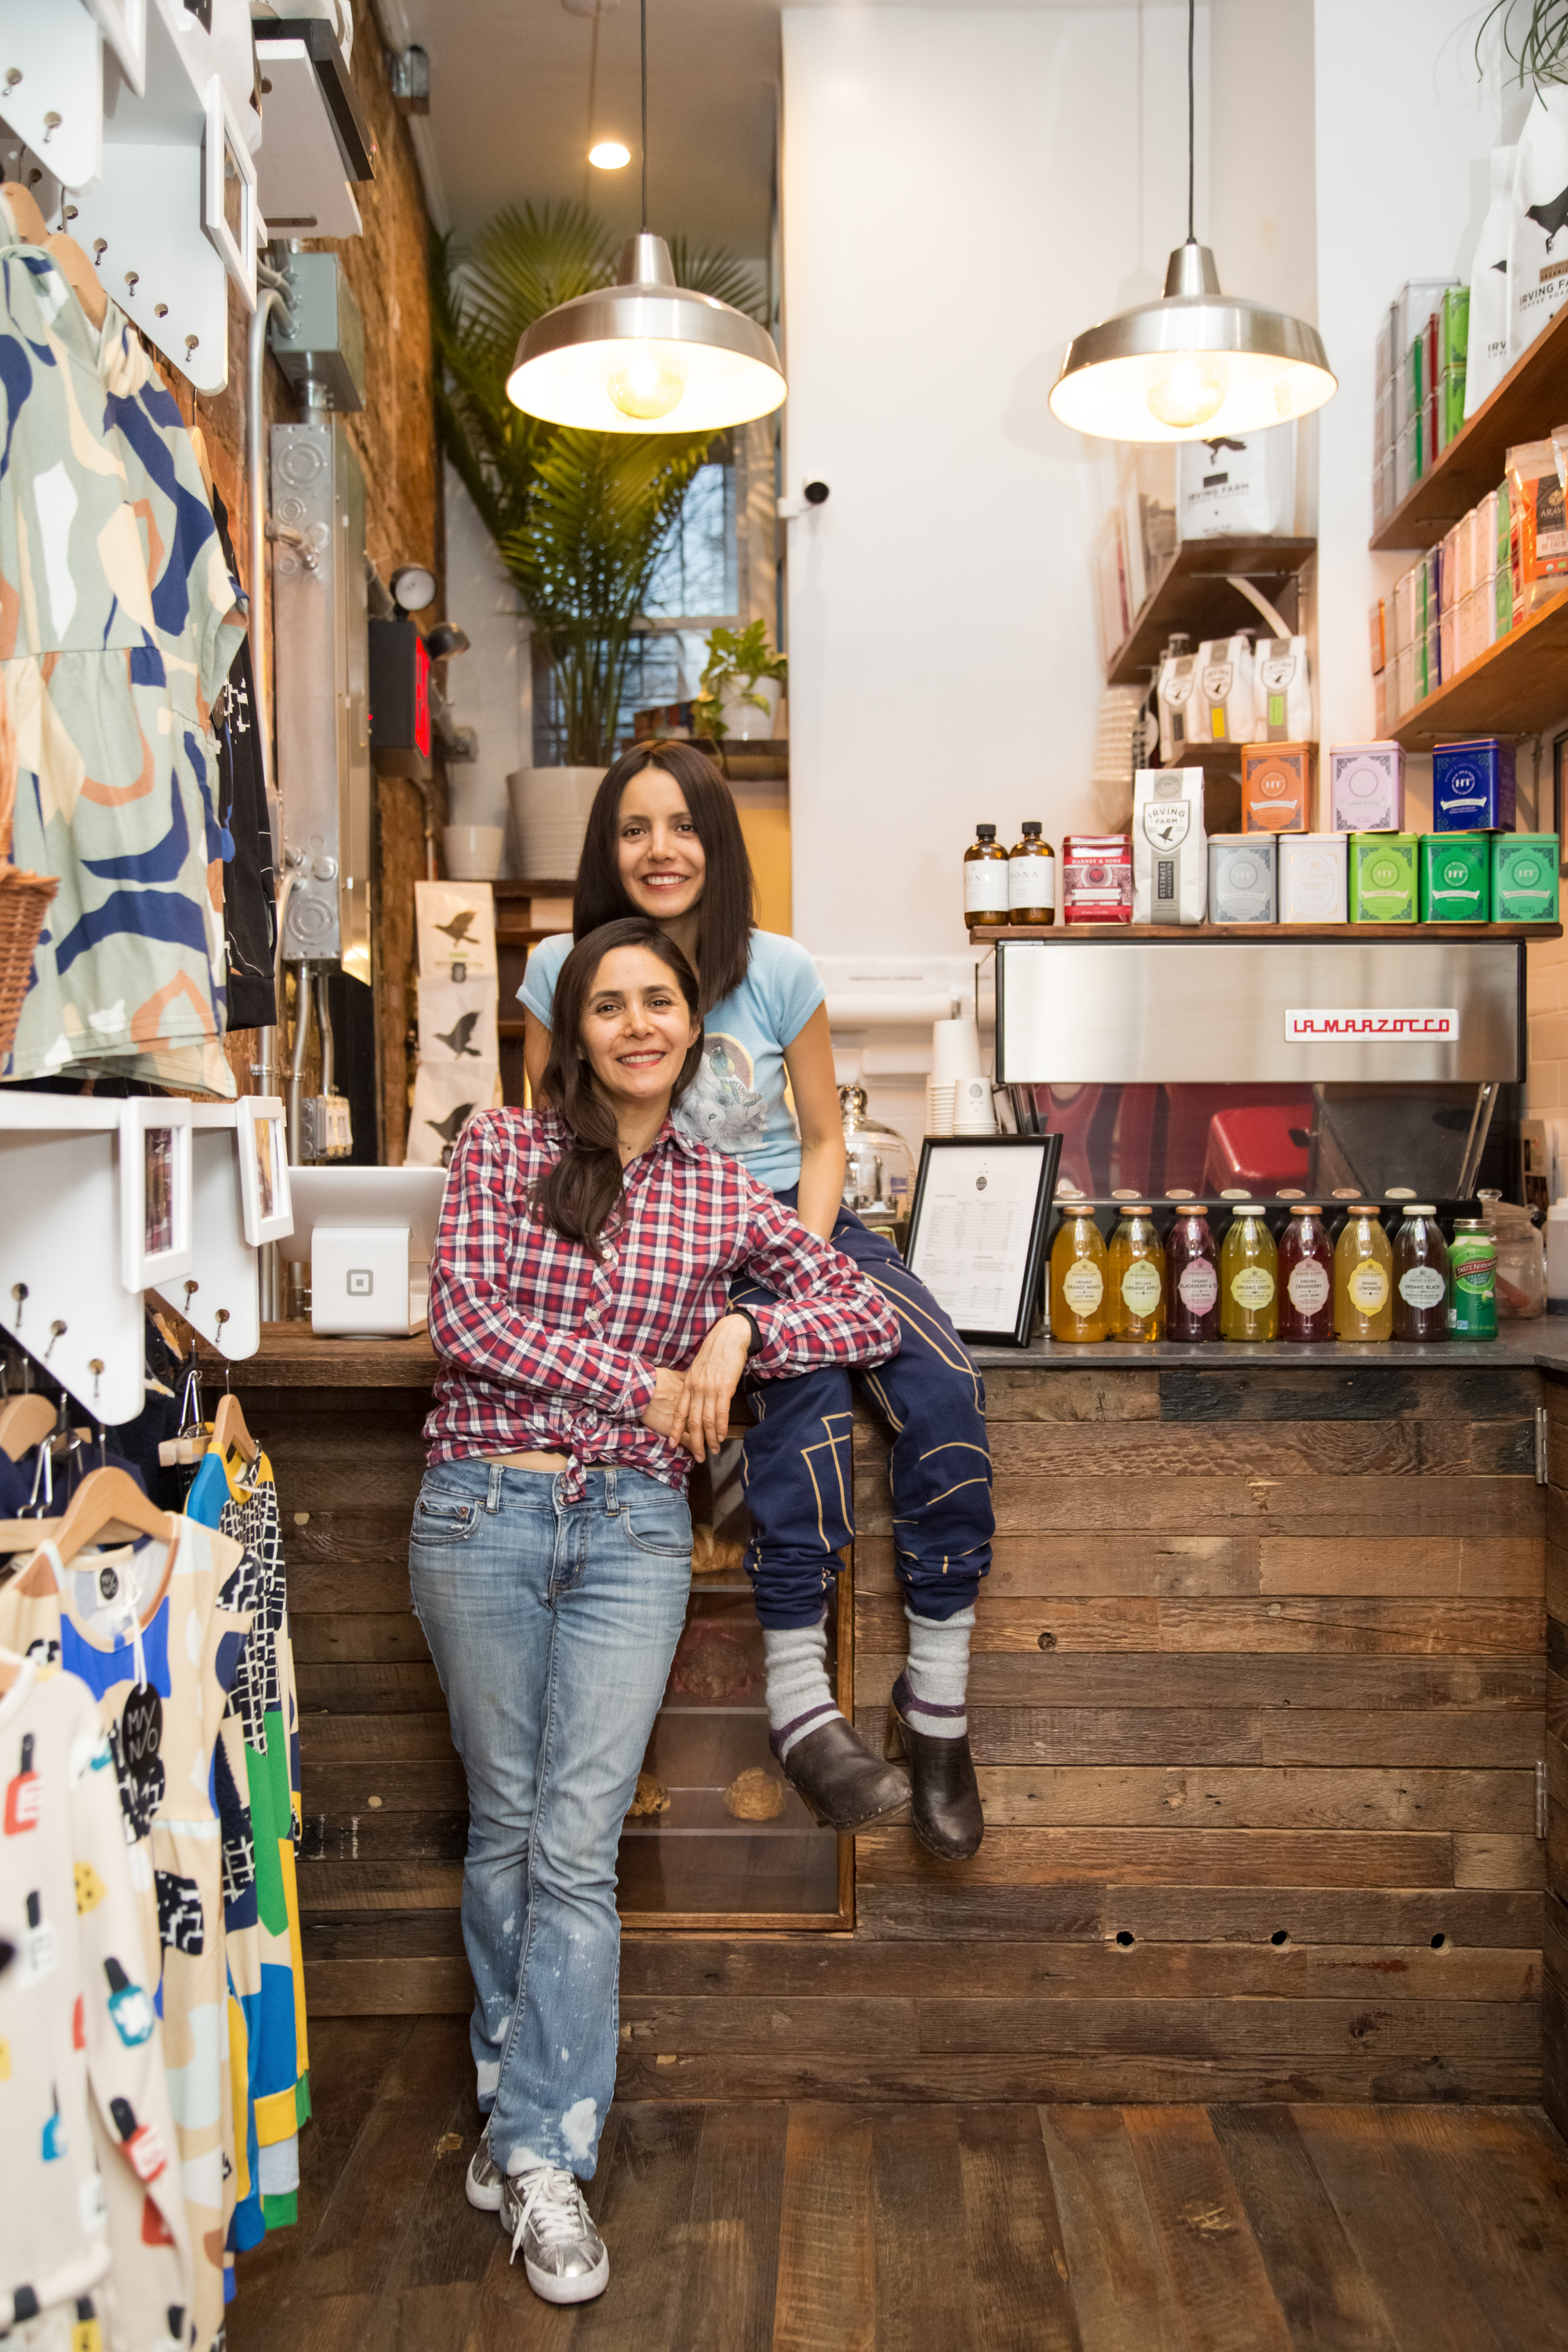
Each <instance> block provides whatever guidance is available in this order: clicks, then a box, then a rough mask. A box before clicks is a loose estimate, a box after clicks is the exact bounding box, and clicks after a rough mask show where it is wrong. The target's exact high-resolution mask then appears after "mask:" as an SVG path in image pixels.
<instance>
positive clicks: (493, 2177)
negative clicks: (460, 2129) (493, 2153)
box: [463, 2137, 506, 2213]
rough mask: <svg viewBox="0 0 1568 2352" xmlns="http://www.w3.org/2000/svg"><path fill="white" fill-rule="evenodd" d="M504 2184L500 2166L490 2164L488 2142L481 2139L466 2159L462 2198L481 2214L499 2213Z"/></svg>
mask: <svg viewBox="0 0 1568 2352" xmlns="http://www.w3.org/2000/svg"><path fill="white" fill-rule="evenodd" d="M505 2183H506V2175H505V2173H504V2172H503V2171H502V2170H501V2168H500V2165H499V2164H492V2163H491V2162H490V2144H489V2140H488V2139H485V2138H483V2137H481V2138H480V2141H479V2146H478V2147H477V2148H475V2150H474V2152H473V2155H472V2156H471V2157H470V2158H468V2178H467V2179H465V2181H464V2182H463V2194H464V2196H465V2197H466V2198H467V2199H468V2202H469V2204H470V2205H473V2206H476V2207H477V2208H478V2210H479V2211H480V2212H481V2213H499V2212H500V2194H501V2189H503V2187H504V2186H505Z"/></svg>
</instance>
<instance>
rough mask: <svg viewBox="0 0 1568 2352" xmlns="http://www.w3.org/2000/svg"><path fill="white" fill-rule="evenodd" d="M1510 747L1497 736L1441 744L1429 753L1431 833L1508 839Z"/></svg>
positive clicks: (1511, 814) (1511, 776) (1510, 820)
mask: <svg viewBox="0 0 1568 2352" xmlns="http://www.w3.org/2000/svg"><path fill="white" fill-rule="evenodd" d="M1514 814H1515V809H1514V760H1513V745H1512V744H1511V743H1509V742H1505V741H1504V740H1503V738H1502V737H1501V736H1500V735H1483V736H1481V737H1479V739H1478V740H1476V741H1474V742H1468V743H1439V744H1437V745H1436V748H1435V749H1434V751H1433V753H1432V829H1433V831H1434V832H1435V833H1511V832H1512V831H1513V825H1514Z"/></svg>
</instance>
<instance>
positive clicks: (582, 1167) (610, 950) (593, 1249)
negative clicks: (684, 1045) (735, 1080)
mask: <svg viewBox="0 0 1568 2352" xmlns="http://www.w3.org/2000/svg"><path fill="white" fill-rule="evenodd" d="M617 948H647V950H648V951H649V953H650V954H652V955H656V956H657V957H658V960H659V961H660V962H661V963H662V964H664V965H666V966H667V967H668V970H669V971H671V972H673V973H674V975H675V978H676V981H677V982H678V983H679V989H680V992H681V994H682V996H684V997H685V999H686V1003H687V1009H688V1011H689V1013H690V1014H691V1017H692V1019H693V1020H694V1021H696V1022H698V1024H699V1026H698V1031H697V1035H696V1038H695V1039H694V1041H693V1043H692V1045H691V1050H690V1052H689V1054H688V1055H687V1056H686V1059H685V1061H684V1062H683V1063H682V1064H681V1066H680V1075H679V1077H678V1078H677V1079H676V1081H675V1085H674V1087H673V1088H672V1089H671V1093H670V1100H671V1101H672V1102H676V1101H679V1098H680V1097H681V1096H682V1095H683V1094H684V1093H685V1092H686V1089H687V1087H689V1085H690V1084H691V1081H692V1079H693V1078H694V1077H695V1076H696V1075H697V1066H698V1064H699V1062H700V1060H701V1059H702V1030H701V1026H700V1013H699V1012H698V1003H697V975H696V973H695V972H694V971H692V969H691V966H690V965H689V963H688V962H687V961H686V958H685V957H684V956H683V955H682V954H681V952H680V950H679V948H678V947H677V946H676V944H675V942H674V940H669V939H667V938H666V937H665V935H664V933H663V932H662V931H661V930H660V929H659V928H658V924H657V923H656V922H654V921H653V920H652V919H651V918H650V917H649V916H647V915H632V916H625V917H623V918H622V919H621V920H620V921H618V922H614V923H601V924H600V926H599V928H598V929H597V930H596V931H590V932H589V934H588V936H587V938H586V939H584V940H578V942H577V944H576V946H575V947H574V949H573V950H572V952H571V954H570V955H569V956H568V957H567V959H566V961H565V962H564V963H563V965H562V967H561V972H560V977H559V978H558V979H557V981H556V982H555V1002H554V1006H553V1008H552V1011H553V1019H552V1027H551V1031H550V1059H549V1060H548V1061H547V1062H546V1064H545V1066H544V1079H543V1083H542V1087H541V1088H540V1092H541V1094H542V1095H544V1096H547V1097H548V1098H549V1100H550V1101H551V1102H552V1104H553V1105H554V1107H555V1108H556V1109H558V1110H559V1112H560V1113H561V1116H562V1118H563V1119H564V1120H565V1122H566V1124H567V1126H568V1127H569V1128H570V1129H571V1130H572V1140H571V1142H570V1143H569V1144H568V1145H567V1147H566V1149H565V1150H564V1151H563V1153H562V1155H561V1157H560V1159H559V1160H557V1161H556V1163H555V1165H554V1167H553V1168H552V1169H551V1171H550V1172H549V1174H548V1175H547V1176H542V1177H541V1178H540V1180H539V1181H538V1183H537V1184H535V1185H534V1187H533V1190H532V1192H531V1195H530V1197H529V1206H530V1208H531V1210H532V1212H533V1213H534V1215H535V1216H536V1217H537V1218H538V1219H539V1221H540V1223H542V1224H546V1225H549V1226H551V1227H552V1229H553V1230H554V1231H555V1232H556V1233H558V1234H563V1235H564V1236H565V1238H566V1240H567V1241H570V1242H581V1243H582V1244H583V1246H584V1249H585V1250H586V1251H587V1252H588V1254H589V1255H590V1256H591V1257H595V1258H597V1257H598V1256H600V1255H601V1254H602V1253H601V1251H600V1247H599V1237H600V1235H601V1234H602V1233H603V1232H604V1229H605V1224H606V1223H608V1221H609V1219H610V1218H611V1217H613V1216H614V1215H615V1213H616V1210H617V1209H618V1208H619V1207H620V1204H621V1155H620V1151H619V1150H618V1148H617V1146H616V1114H615V1112H614V1111H613V1110H612V1109H611V1108H610V1106H609V1104H608V1103H607V1102H606V1101H605V1097H604V1096H603V1095H601V1094H600V1093H599V1092H598V1090H597V1089H596V1087H595V1085H594V1073H593V1069H592V1066H591V1065H590V1063H589V1060H588V1057H587V1055H585V1054H584V1051H583V1015H584V1013H585V1012H586V1010H587V1005H588V999H589V997H590V996H591V995H592V994H593V992H594V982H595V980H596V979H597V978H598V972H599V966H600V965H601V964H602V963H603V961H604V960H605V957H606V956H607V955H613V954H614V953H615V951H616V949H617Z"/></svg>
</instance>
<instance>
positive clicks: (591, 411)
mask: <svg viewBox="0 0 1568 2352" xmlns="http://www.w3.org/2000/svg"><path fill="white" fill-rule="evenodd" d="M621 278H622V282H621V283H620V284H618V285H616V286H605V287H603V288H601V289H599V290H598V291H597V292H595V293H592V294H580V295H578V297H577V299H576V300H575V301H574V302H563V303H561V304H560V305H559V306H558V307H557V308H556V309H555V310H548V311H546V313H545V315H544V317H543V318H542V319H538V320H535V321H534V323H533V325H532V326H531V327H529V328H527V329H525V331H524V332H523V335H522V339H521V341H520V342H519V344H518V347H517V357H516V359H515V360H514V361H513V362H512V369H511V373H510V375H509V376H508V378H507V384H506V388H507V396H508V398H509V399H510V401H511V402H512V404H514V406H516V407H518V408H521V409H524V410H526V411H527V413H528V415H531V416H541V417H543V418H544V419H545V420H546V421H547V422H548V423H550V424H552V425H578V426H581V427H582V428H584V430H586V431H588V432H593V433H713V432H717V431H719V430H720V429H721V427H722V426H724V425H744V424H746V423H747V422H748V421H749V419H750V418H752V417H753V416H766V415H769V414H770V412H771V411H772V410H773V409H775V408H777V406H778V405H779V404H780V402H781V401H782V400H783V399H784V390H785V386H784V370H783V368H782V367H781V366H780V365H779V355H778V352H776V351H775V350H774V348H773V337H772V336H771V335H770V334H769V333H768V331H767V329H766V328H765V327H761V326H759V325H758V324H757V322H756V320H754V319H748V318H747V317H746V315H745V313H744V312H743V311H741V310H731V307H730V305H729V303H728V302H719V301H716V300H715V299H713V297H712V296H711V295H710V294H694V293H692V292H691V291H690V290H689V289H688V288H686V287H683V286H678V285H677V284H676V282H675V272H674V270H673V268H671V266H670V259H669V247H668V246H667V245H666V243H665V241H664V239H663V237H661V236H649V235H648V233H647V230H646V229H645V230H644V231H643V233H642V234H641V235H640V236H634V237H630V238H628V239H627V241H626V247H625V248H624V250H623V252H622V255H621Z"/></svg>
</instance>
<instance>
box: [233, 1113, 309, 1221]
mask: <svg viewBox="0 0 1568 2352" xmlns="http://www.w3.org/2000/svg"><path fill="white" fill-rule="evenodd" d="M234 1108H235V1143H236V1147H237V1150H238V1153H239V1201H240V1208H241V1212H242V1213H243V1218H244V1224H245V1238H246V1240H247V1242H248V1243H249V1244H250V1246H251V1248H252V1249H260V1248H261V1247H262V1246H263V1244H265V1243H267V1242H281V1241H287V1240H288V1238H289V1234H291V1233H292V1232H293V1230H294V1202H293V1197H292V1194H291V1192H290V1191H289V1137H288V1129H287V1128H286V1126H285V1124H284V1117H283V1105H282V1102H281V1100H280V1099H279V1097H278V1096H277V1095H241V1097H240V1098H239V1100H238V1101H237V1103H236V1104H235V1107H234Z"/></svg>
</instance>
